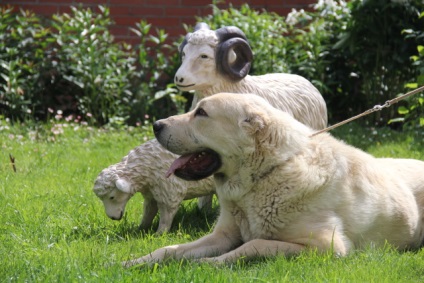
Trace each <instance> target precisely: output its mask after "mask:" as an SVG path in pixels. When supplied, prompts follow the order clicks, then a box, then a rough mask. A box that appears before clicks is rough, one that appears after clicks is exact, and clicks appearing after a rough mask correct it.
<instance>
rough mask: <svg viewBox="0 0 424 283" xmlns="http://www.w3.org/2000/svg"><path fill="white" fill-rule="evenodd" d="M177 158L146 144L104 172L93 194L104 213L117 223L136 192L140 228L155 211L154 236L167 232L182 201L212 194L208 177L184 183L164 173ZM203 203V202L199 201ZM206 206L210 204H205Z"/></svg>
mask: <svg viewBox="0 0 424 283" xmlns="http://www.w3.org/2000/svg"><path fill="white" fill-rule="evenodd" d="M176 158H177V156H176V155H175V154H172V153H170V152H169V151H167V150H165V149H164V148H163V147H162V146H160V145H159V143H158V142H157V141H156V140H151V141H148V142H146V143H144V144H142V145H140V146H138V147H136V148H135V149H133V150H131V151H130V152H129V153H128V155H126V156H125V157H123V158H122V160H121V162H119V163H117V164H113V165H111V166H109V167H108V168H106V169H104V170H103V171H102V172H101V173H100V174H99V175H98V177H97V179H96V181H95V184H94V187H93V191H94V193H95V194H96V195H97V196H98V197H99V198H100V199H101V200H102V202H103V204H104V207H105V211H106V214H107V215H108V216H109V217H110V218H112V219H114V220H120V219H121V218H122V216H123V214H124V211H125V206H126V204H127V202H128V200H129V199H130V198H131V197H132V196H133V195H134V194H135V193H137V192H139V193H141V194H142V195H143V198H144V212H143V219H142V221H141V225H140V228H141V229H148V228H150V227H151V225H152V221H153V219H154V217H155V216H156V214H157V212H158V211H159V214H160V220H159V227H158V229H157V232H158V233H162V232H165V231H168V230H169V228H170V227H171V224H172V220H173V218H174V216H175V213H176V212H177V210H178V207H179V205H180V204H181V202H182V201H183V200H185V199H191V198H195V197H199V196H208V198H209V199H210V198H211V197H212V194H213V193H214V184H213V180H211V178H209V179H205V180H202V181H193V182H188V181H184V180H182V179H179V178H176V177H174V176H172V177H170V178H168V179H166V178H165V176H164V175H165V172H166V171H167V170H168V168H169V167H170V166H171V163H172V161H173V160H174V159H176ZM203 201H204V200H203ZM208 204H209V205H210V202H208Z"/></svg>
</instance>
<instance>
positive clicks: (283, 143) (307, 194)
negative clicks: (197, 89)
mask: <svg viewBox="0 0 424 283" xmlns="http://www.w3.org/2000/svg"><path fill="white" fill-rule="evenodd" d="M312 133H313V131H312V130H311V129H310V128H308V127H307V126H304V125H303V124H301V123H299V122H297V121H296V120H295V119H293V118H292V117H291V116H290V115H288V114H287V113H284V112H282V111H279V110H277V109H275V108H273V107H271V106H270V105H269V104H268V103H267V102H265V100H263V98H260V97H258V96H256V95H234V94H225V93H224V94H217V95H214V96H211V97H208V98H205V99H203V100H202V101H200V102H199V104H198V105H197V107H196V108H195V109H194V110H193V111H191V112H189V113H186V114H183V115H180V116H174V117H170V118H168V119H164V120H160V121H158V122H156V123H155V134H156V137H157V139H158V140H159V142H160V143H161V144H162V145H163V146H165V147H166V148H167V149H169V150H170V151H172V152H174V153H176V154H182V155H187V154H189V153H193V152H199V151H203V150H213V151H215V152H216V153H217V154H218V155H219V156H220V162H221V166H220V167H219V168H218V169H216V170H215V172H214V177H215V182H216V184H217V188H216V190H217V195H218V199H219V203H220V209H221V211H220V216H219V219H218V222H217V224H216V226H215V228H214V230H213V232H212V233H211V234H209V235H207V236H205V237H202V238H200V239H199V240H197V241H194V242H191V243H186V244H181V245H174V246H168V247H164V248H160V249H158V250H156V251H154V252H152V253H150V254H148V255H145V256H143V257H141V258H139V259H136V260H131V261H128V262H124V265H125V266H130V265H133V264H140V263H151V262H159V261H163V260H165V259H168V258H174V259H181V258H192V259H199V258H202V260H204V261H213V262H231V261H234V260H236V259H238V258H240V257H246V258H249V257H255V256H271V255H279V254H282V255H295V254H298V253H300V252H301V251H302V250H305V249H308V248H309V249H316V250H318V251H323V252H324V251H332V252H334V253H335V254H338V255H342V256H343V255H346V254H347V253H348V252H349V251H351V250H352V249H354V248H361V247H364V246H366V245H369V244H373V245H375V246H381V245H384V244H385V242H386V241H387V242H388V243H389V244H391V245H393V246H394V247H396V248H398V249H399V250H405V249H418V248H420V247H421V246H422V244H423V237H424V234H423V233H424V226H423V222H424V219H423V217H424V162H423V161H419V160H412V159H390V158H374V157H373V156H371V155H369V154H367V153H365V152H363V151H361V150H359V149H356V148H354V147H352V146H349V145H346V144H344V143H343V142H341V141H338V140H336V139H335V138H333V137H331V136H330V135H329V134H327V133H323V134H319V135H316V136H313V137H311V134H312Z"/></svg>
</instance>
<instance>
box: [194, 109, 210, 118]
mask: <svg viewBox="0 0 424 283" xmlns="http://www.w3.org/2000/svg"><path fill="white" fill-rule="evenodd" d="M194 116H204V117H208V113H206V111H205V110H203V108H197V110H196V112H194Z"/></svg>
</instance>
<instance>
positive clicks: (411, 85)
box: [405, 83, 418, 89]
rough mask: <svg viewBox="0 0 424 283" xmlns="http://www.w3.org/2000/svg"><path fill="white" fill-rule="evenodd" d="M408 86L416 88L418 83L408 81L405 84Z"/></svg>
mask: <svg viewBox="0 0 424 283" xmlns="http://www.w3.org/2000/svg"><path fill="white" fill-rule="evenodd" d="M405 87H406V88H411V89H416V88H417V87H418V83H407V84H405Z"/></svg>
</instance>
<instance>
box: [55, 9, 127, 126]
mask: <svg viewBox="0 0 424 283" xmlns="http://www.w3.org/2000/svg"><path fill="white" fill-rule="evenodd" d="M111 23H112V22H111V20H110V18H109V10H108V9H106V8H104V7H100V13H97V14H94V13H93V12H92V11H91V10H90V9H77V8H75V7H72V14H62V15H54V16H53V23H52V26H53V28H54V29H55V30H56V31H57V32H56V33H54V34H53V38H54V39H55V43H56V45H55V46H54V48H53V50H52V52H51V53H50V55H51V56H50V60H51V61H52V64H53V66H56V70H57V71H58V73H59V74H60V75H59V77H56V79H64V80H66V81H67V82H68V83H70V84H72V85H73V87H74V88H79V91H77V92H76V93H75V96H74V98H75V99H76V103H77V106H78V111H79V112H80V114H81V115H83V116H84V117H88V118H89V119H92V122H93V123H94V124H98V125H103V124H105V123H107V122H109V121H110V120H113V119H115V120H116V119H127V118H128V113H129V109H130V107H131V105H130V102H131V100H132V97H133V90H132V87H133V86H132V81H133V79H134V78H135V65H134V63H135V58H134V55H133V54H132V51H131V47H130V46H128V45H126V44H117V43H114V42H113V37H112V35H111V34H110V32H109V30H108V28H109V26H110V25H111Z"/></svg>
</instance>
